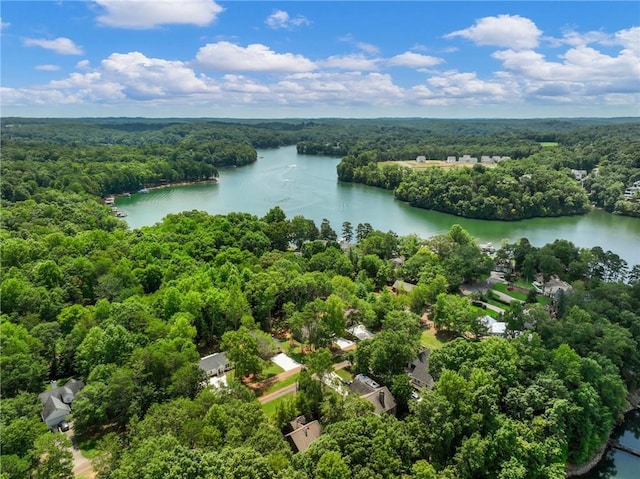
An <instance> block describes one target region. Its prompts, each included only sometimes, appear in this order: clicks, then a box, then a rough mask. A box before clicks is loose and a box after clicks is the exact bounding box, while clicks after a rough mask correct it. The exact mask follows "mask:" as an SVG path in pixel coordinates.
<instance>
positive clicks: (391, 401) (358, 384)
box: [349, 374, 396, 414]
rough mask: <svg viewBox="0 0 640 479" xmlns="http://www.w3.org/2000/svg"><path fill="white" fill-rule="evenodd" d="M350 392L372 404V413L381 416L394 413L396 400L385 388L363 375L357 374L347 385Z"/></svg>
mask: <svg viewBox="0 0 640 479" xmlns="http://www.w3.org/2000/svg"><path fill="white" fill-rule="evenodd" d="M349 389H351V392H354V393H356V394H358V395H359V396H360V397H361V398H362V399H366V400H367V401H369V402H370V403H371V404H373V408H374V412H375V413H376V414H381V413H383V412H385V413H387V414H395V413H396V399H395V398H394V397H393V395H392V394H391V391H389V388H387V387H386V386H380V385H379V384H378V383H377V382H375V381H374V380H373V379H371V378H370V377H368V376H365V375H364V374H358V375H357V376H356V377H355V378H353V381H352V382H351V384H350V385H349Z"/></svg>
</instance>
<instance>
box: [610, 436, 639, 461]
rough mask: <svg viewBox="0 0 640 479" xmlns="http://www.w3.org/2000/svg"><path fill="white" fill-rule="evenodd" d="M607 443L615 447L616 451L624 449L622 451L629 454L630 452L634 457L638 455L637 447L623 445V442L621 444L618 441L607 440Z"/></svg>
mask: <svg viewBox="0 0 640 479" xmlns="http://www.w3.org/2000/svg"><path fill="white" fill-rule="evenodd" d="M609 445H610V446H611V447H612V448H614V449H617V450H618V451H624V452H628V453H629V454H632V455H634V456H636V457H640V450H639V449H635V448H633V447H629V446H625V445H624V444H621V443H620V442H618V441H613V440H611V441H609Z"/></svg>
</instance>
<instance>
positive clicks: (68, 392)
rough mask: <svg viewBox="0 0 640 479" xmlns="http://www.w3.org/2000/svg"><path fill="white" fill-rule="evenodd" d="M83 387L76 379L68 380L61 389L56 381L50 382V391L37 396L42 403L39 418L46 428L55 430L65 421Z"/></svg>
mask: <svg viewBox="0 0 640 479" xmlns="http://www.w3.org/2000/svg"><path fill="white" fill-rule="evenodd" d="M83 387H84V383H83V382H82V381H78V380H77V379H70V380H69V381H67V382H66V383H65V384H64V386H62V387H58V386H57V382H56V381H51V389H50V390H49V391H45V392H43V393H40V394H38V398H40V401H41V402H42V412H41V413H40V416H41V417H42V420H43V421H44V422H45V423H46V425H47V426H49V427H51V428H55V427H56V426H57V425H58V424H60V422H61V421H63V420H65V419H66V417H67V416H68V415H69V413H70V412H71V407H70V404H71V403H72V402H73V400H74V399H75V398H76V395H77V394H78V392H79V391H80V390H81V389H82V388H83Z"/></svg>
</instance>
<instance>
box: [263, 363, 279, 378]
mask: <svg viewBox="0 0 640 479" xmlns="http://www.w3.org/2000/svg"><path fill="white" fill-rule="evenodd" d="M283 372H284V369H282V368H281V367H280V366H278V365H277V364H276V363H274V362H273V361H268V362H267V367H266V368H265V370H264V371H262V377H264V378H270V377H273V376H275V375H277V374H280V373H283Z"/></svg>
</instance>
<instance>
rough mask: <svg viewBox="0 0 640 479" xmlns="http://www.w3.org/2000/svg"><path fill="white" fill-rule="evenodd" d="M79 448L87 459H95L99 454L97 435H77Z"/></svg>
mask: <svg viewBox="0 0 640 479" xmlns="http://www.w3.org/2000/svg"><path fill="white" fill-rule="evenodd" d="M76 444H77V446H78V449H80V452H81V453H82V455H83V456H84V457H86V458H87V459H93V458H94V457H96V456H97V455H98V449H97V446H98V439H97V438H95V437H85V436H76Z"/></svg>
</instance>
